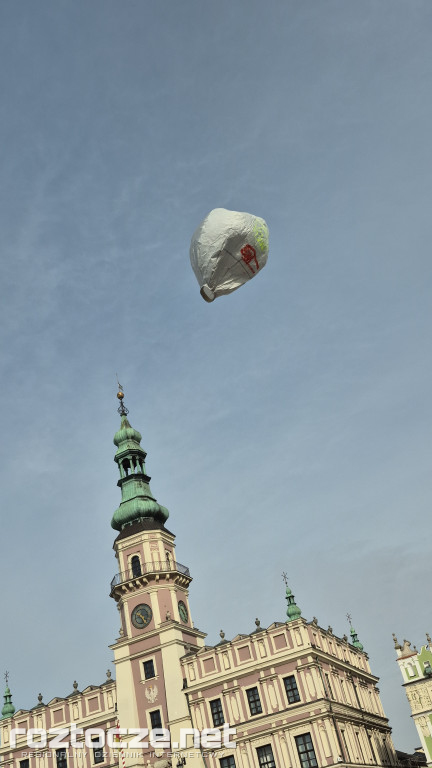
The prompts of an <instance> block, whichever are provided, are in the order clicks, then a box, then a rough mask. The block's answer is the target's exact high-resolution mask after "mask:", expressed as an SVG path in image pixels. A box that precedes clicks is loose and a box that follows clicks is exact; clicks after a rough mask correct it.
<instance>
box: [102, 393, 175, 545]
mask: <svg viewBox="0 0 432 768" xmlns="http://www.w3.org/2000/svg"><path fill="white" fill-rule="evenodd" d="M117 397H118V399H119V400H120V406H119V408H118V412H119V414H120V417H121V424H120V429H119V430H118V432H116V434H115V435H114V445H116V446H117V452H116V454H115V456H114V461H116V462H117V464H118V468H119V471H120V479H119V481H118V483H117V485H118V486H119V487H120V488H121V493H122V501H121V504H120V506H119V508H118V509H117V510H116V511H115V512H114V515H113V519H112V520H111V525H112V527H113V528H115V529H116V530H117V531H122V530H123V529H124V528H125V527H126V526H128V525H132V524H133V523H137V522H140V521H143V520H157V521H159V522H160V523H162V524H163V523H165V521H166V520H167V519H168V516H169V512H168V510H167V508H166V507H163V506H162V505H161V504H158V502H157V501H156V499H155V498H154V496H153V495H152V492H151V490H150V485H149V483H150V479H151V478H150V477H149V476H148V475H147V474H146V469H145V459H146V455H147V454H146V452H145V451H144V449H143V448H142V447H141V445H140V443H141V439H142V438H141V435H140V433H139V432H138V431H137V430H136V429H134V428H133V427H132V426H131V425H130V423H129V421H128V418H127V415H128V409H127V408H126V407H125V405H124V402H123V398H124V392H123V389H122V388H121V387H120V386H119V391H118V393H117Z"/></svg>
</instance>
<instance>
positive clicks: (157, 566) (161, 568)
mask: <svg viewBox="0 0 432 768" xmlns="http://www.w3.org/2000/svg"><path fill="white" fill-rule="evenodd" d="M172 572H177V573H181V574H182V575H183V576H188V577H189V578H190V571H189V568H187V567H186V565H181V563H177V562H175V563H171V562H168V561H167V560H166V561H165V562H163V561H158V560H156V561H155V562H154V563H140V565H139V567H138V565H137V566H136V567H135V568H129V570H127V571H122V573H116V575H115V576H114V578H113V579H112V581H111V589H114V587H118V585H119V584H124V583H125V582H127V581H133V579H139V578H141V576H146V574H150V573H172Z"/></svg>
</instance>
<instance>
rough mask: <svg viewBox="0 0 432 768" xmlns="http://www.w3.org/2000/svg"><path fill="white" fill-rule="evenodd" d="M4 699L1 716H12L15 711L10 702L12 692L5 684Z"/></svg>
mask: <svg viewBox="0 0 432 768" xmlns="http://www.w3.org/2000/svg"><path fill="white" fill-rule="evenodd" d="M4 700H5V703H4V704H3V709H2V717H4V718H5V717H12V715H13V714H14V712H15V707H14V705H13V704H12V694H11V692H10V690H9V688H8V687H7V686H6V690H5V692H4Z"/></svg>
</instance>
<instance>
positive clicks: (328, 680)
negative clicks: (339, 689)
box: [325, 672, 334, 699]
mask: <svg viewBox="0 0 432 768" xmlns="http://www.w3.org/2000/svg"><path fill="white" fill-rule="evenodd" d="M325 679H326V683H327V690H328V695H329V696H330V698H331V699H334V696H333V691H332V687H331V684H330V678H329V676H328V674H327V672H326V673H325Z"/></svg>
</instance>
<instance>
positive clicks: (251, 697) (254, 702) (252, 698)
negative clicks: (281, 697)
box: [246, 688, 262, 715]
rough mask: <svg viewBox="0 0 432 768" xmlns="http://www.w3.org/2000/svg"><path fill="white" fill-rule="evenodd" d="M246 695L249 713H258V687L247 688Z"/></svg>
mask: <svg viewBox="0 0 432 768" xmlns="http://www.w3.org/2000/svg"><path fill="white" fill-rule="evenodd" d="M246 695H247V698H248V702H249V711H250V713H251V715H260V714H261V712H262V706H261V699H260V697H259V693H258V688H249V690H247V691H246Z"/></svg>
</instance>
